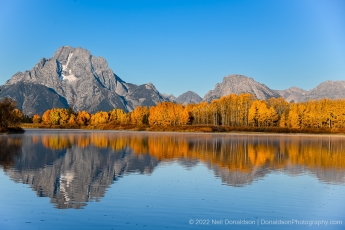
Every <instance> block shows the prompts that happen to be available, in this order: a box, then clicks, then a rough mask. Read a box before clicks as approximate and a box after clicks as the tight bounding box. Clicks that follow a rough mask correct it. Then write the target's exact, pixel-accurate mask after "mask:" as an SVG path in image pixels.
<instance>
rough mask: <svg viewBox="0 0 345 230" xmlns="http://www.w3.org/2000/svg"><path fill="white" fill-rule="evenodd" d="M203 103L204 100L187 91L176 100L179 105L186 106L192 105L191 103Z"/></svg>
mask: <svg viewBox="0 0 345 230" xmlns="http://www.w3.org/2000/svg"><path fill="white" fill-rule="evenodd" d="M201 101H202V98H201V97H200V96H199V95H198V94H196V93H194V92H192V91H187V92H185V93H183V94H181V95H180V96H178V97H177V99H176V102H177V103H181V104H184V105H186V104H190V103H200V102H201Z"/></svg>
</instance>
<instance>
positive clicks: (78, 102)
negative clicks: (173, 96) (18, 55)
mask: <svg viewBox="0 0 345 230" xmlns="http://www.w3.org/2000/svg"><path fill="white" fill-rule="evenodd" d="M24 82H25V84H28V83H30V87H25V86H23V84H24ZM15 85H16V87H13V86H15ZM42 87H43V88H42ZM3 88H4V89H3V92H2V95H1V96H11V97H12V98H14V99H15V100H17V101H21V102H22V103H26V105H25V106H23V105H18V106H19V107H21V108H23V112H24V113H25V114H28V115H32V114H33V113H39V114H42V112H43V111H45V110H48V109H51V107H50V106H53V105H52V104H50V105H49V104H45V105H44V106H41V107H37V105H35V103H36V104H37V101H36V102H35V100H36V99H35V98H38V97H40V98H45V97H47V96H49V97H52V95H56V96H57V97H58V98H60V99H61V100H60V99H59V100H60V101H62V102H63V103H62V102H61V103H60V104H61V105H64V106H65V107H72V108H73V109H74V110H75V111H81V110H86V111H88V112H96V111H99V110H103V111H109V110H111V109H113V108H120V109H123V110H125V111H132V110H133V109H134V108H135V107H136V106H138V105H141V104H145V105H147V106H151V105H155V104H157V103H158V102H160V101H164V100H165V99H164V98H163V97H162V95H161V94H160V93H159V92H158V91H157V89H156V88H155V86H154V85H153V84H152V83H149V84H146V87H145V86H137V85H135V84H130V83H126V82H125V81H123V80H122V79H120V78H119V77H118V76H117V75H115V74H114V72H113V71H112V70H111V69H110V68H109V66H108V63H107V61H106V59H105V58H103V57H95V56H92V55H91V53H90V51H88V50H86V49H83V48H81V47H78V48H73V47H70V46H62V47H60V48H58V49H57V51H55V53H54V55H53V57H52V58H42V59H41V60H40V61H39V62H38V63H37V64H36V65H35V66H34V67H33V68H32V69H31V70H30V71H25V72H24V73H21V72H18V73H17V74H15V75H13V77H12V78H11V79H10V80H9V81H7V82H6V84H5V85H4V87H3ZM10 88H13V89H14V88H16V89H18V88H23V89H24V88H25V90H26V93H25V94H20V92H16V91H15V90H10ZM45 89H47V90H45ZM50 92H51V93H50ZM23 97H24V98H23ZM47 101H49V100H48V99H47ZM65 101H66V103H65Z"/></svg>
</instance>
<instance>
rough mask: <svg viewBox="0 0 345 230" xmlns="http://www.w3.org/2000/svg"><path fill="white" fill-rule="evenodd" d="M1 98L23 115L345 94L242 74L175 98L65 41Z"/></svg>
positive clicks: (329, 85)
mask: <svg viewBox="0 0 345 230" xmlns="http://www.w3.org/2000/svg"><path fill="white" fill-rule="evenodd" d="M1 90H2V92H1V95H0V96H1V97H2V98H3V97H10V98H12V99H14V100H16V101H17V105H18V108H19V109H20V110H22V111H23V112H24V113H25V114H27V115H33V114H35V113H38V114H43V113H44V111H46V110H48V109H51V108H54V107H55V108H68V107H71V108H73V110H75V111H81V110H86V111H88V112H91V113H94V112H97V111H100V110H103V111H109V110H111V109H113V108H120V109H123V110H124V111H132V110H134V109H135V107H136V106H138V105H143V106H152V105H156V104H157V103H158V102H164V101H172V102H176V103H181V104H189V103H199V102H201V101H207V102H211V101H212V100H213V99H218V98H220V97H222V96H226V95H229V94H231V93H234V94H240V93H252V94H254V95H255V96H256V97H257V98H258V99H263V100H267V99H269V98H271V97H275V98H277V97H283V98H284V99H285V100H287V101H289V102H290V101H295V102H301V101H307V100H310V99H321V98H330V99H337V98H345V81H326V82H323V83H321V84H319V85H318V86H316V87H315V88H314V89H311V90H309V91H306V90H303V89H300V88H298V87H291V88H289V89H285V90H273V89H270V88H268V87H267V86H266V85H264V84H261V83H259V82H256V81H255V80H254V79H253V78H248V77H246V76H243V75H229V76H227V77H224V78H223V81H222V82H221V83H217V84H216V85H215V87H214V89H213V90H210V91H209V92H208V93H207V94H206V95H205V96H204V97H203V98H201V97H200V96H199V95H198V94H196V93H195V92H192V91H188V92H185V93H183V94H181V95H180V96H178V97H175V96H174V95H172V94H171V95H167V94H161V93H160V92H159V91H158V90H157V89H156V88H155V86H154V85H153V84H152V83H148V84H143V85H135V84H132V83H127V82H125V81H123V80H122V79H121V78H120V77H118V76H117V75H116V74H114V72H113V71H112V70H111V69H110V68H109V67H108V64H107V61H106V60H105V59H104V58H102V57H95V56H92V55H91V54H90V52H89V51H88V50H86V49H83V48H72V47H69V46H63V47H61V48H59V49H58V50H57V51H56V52H55V53H54V55H53V57H52V58H42V59H41V60H40V61H39V62H38V63H37V64H36V65H35V66H34V67H33V68H32V69H31V70H30V71H25V72H24V73H22V72H18V73H16V74H15V75H13V76H12V78H11V79H9V80H8V81H7V82H6V83H5V85H3V86H1Z"/></svg>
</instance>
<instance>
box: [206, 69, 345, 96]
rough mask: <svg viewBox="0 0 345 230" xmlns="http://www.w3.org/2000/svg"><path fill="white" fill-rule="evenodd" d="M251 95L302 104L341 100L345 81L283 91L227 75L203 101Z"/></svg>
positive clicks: (244, 77)
mask: <svg viewBox="0 0 345 230" xmlns="http://www.w3.org/2000/svg"><path fill="white" fill-rule="evenodd" d="M232 93H234V94H241V93H251V94H254V95H255V96H256V98H258V99H260V100H267V99H269V98H271V97H275V98H278V97H283V98H284V99H285V100H286V101H288V102H291V101H294V102H303V101H308V100H311V99H312V100H316V99H323V98H329V99H342V98H345V81H326V82H323V83H321V84H319V85H318V86H316V87H315V88H314V89H311V90H309V91H307V90H304V89H301V88H298V87H291V88H288V89H285V90H273V89H270V88H268V87H267V86H266V85H264V84H261V83H259V82H256V81H254V79H253V78H248V77H246V76H243V75H229V76H227V77H224V79H223V82H222V83H218V84H216V86H215V88H214V90H210V91H209V92H208V93H207V94H206V95H205V96H204V98H203V101H207V102H211V101H212V100H213V99H219V98H220V97H222V96H226V95H229V94H232Z"/></svg>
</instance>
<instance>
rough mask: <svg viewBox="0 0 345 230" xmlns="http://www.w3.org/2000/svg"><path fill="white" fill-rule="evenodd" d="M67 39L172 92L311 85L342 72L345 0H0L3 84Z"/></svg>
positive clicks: (136, 79)
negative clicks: (238, 78)
mask: <svg viewBox="0 0 345 230" xmlns="http://www.w3.org/2000/svg"><path fill="white" fill-rule="evenodd" d="M64 45H68V46H72V47H83V48H85V49H88V50H89V51H90V52H91V54H93V55H94V56H102V57H104V58H105V59H106V60H107V61H108V64H109V66H110V68H111V69H112V70H113V71H114V73H115V74H117V75H118V76H119V77H120V78H122V79H123V80H124V81H126V82H130V83H134V84H144V83H148V82H152V83H153V84H154V85H155V86H156V88H157V89H158V90H159V91H160V92H161V93H167V94H171V93H172V94H174V95H175V96H178V95H180V94H181V93H183V92H186V91H187V90H192V91H194V92H196V93H198V94H199V95H200V96H201V97H203V96H204V95H205V94H206V93H207V91H208V90H210V89H213V88H214V86H215V84H216V83H218V82H221V81H222V79H223V77H224V76H227V75H229V74H242V75H246V76H248V77H252V78H254V79H255V80H256V81H259V82H260V83H264V84H266V85H267V86H268V87H270V88H273V89H286V88H289V87H291V86H298V87H301V88H304V89H306V90H309V89H311V88H314V87H315V86H316V85H318V84H319V83H321V82H323V81H326V80H345V1H344V0H258V1H255V0H249V1H245V0H239V1H230V0H228V1H217V0H212V1H205V0H156V1H152V0H142V1H139V0H137V1H134V0H133V1H132V0H118V1H117V0H114V1H82V0H59V1H47V0H42V1H40V0H32V1H26V0H22V1H18V0H0V84H4V83H5V82H6V80H7V79H9V78H10V77H11V76H12V75H13V74H15V73H16V72H18V71H22V72H23V71H25V70H29V69H31V68H32V67H33V66H34V65H35V64H36V63H37V62H38V61H39V60H40V59H41V58H43V57H46V58H48V57H52V56H53V53H54V52H55V51H56V50H57V49H58V48H59V47H61V46H64Z"/></svg>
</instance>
